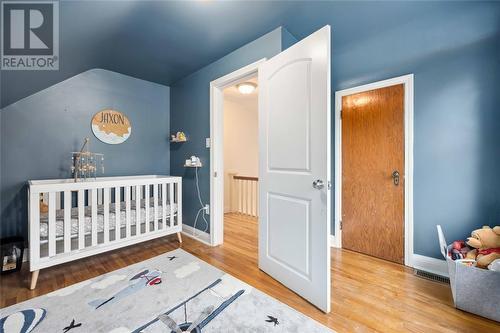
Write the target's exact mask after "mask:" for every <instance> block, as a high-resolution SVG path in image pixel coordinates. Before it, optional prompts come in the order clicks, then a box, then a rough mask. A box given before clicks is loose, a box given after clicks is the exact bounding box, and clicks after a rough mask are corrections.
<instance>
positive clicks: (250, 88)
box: [236, 82, 257, 95]
mask: <svg viewBox="0 0 500 333" xmlns="http://www.w3.org/2000/svg"><path fill="white" fill-rule="evenodd" d="M236 88H238V91H239V92H240V93H242V94H245V95H248V94H251V93H253V92H254V90H255V88H257V85H256V84H255V83H253V82H243V83H239V84H237V85H236Z"/></svg>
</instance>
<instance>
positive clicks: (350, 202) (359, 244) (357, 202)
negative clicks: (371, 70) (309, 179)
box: [334, 75, 413, 266]
mask: <svg viewBox="0 0 500 333" xmlns="http://www.w3.org/2000/svg"><path fill="white" fill-rule="evenodd" d="M335 148H336V149H335V150H336V168H335V173H336V184H335V185H336V186H335V187H336V191H335V206H336V212H335V213H336V217H335V236H334V246H336V247H342V248H345V249H349V250H353V251H356V252H360V253H364V254H367V255H371V256H374V257H378V258H381V259H385V260H388V261H392V262H396V263H399V264H405V265H407V266H412V264H411V258H412V255H413V200H412V176H413V75H406V76H402V77H398V78H394V79H389V80H385V81H380V82H375V83H372V84H368V85H364V86H360V87H355V88H351V89H346V90H342V91H339V92H337V93H336V138H335Z"/></svg>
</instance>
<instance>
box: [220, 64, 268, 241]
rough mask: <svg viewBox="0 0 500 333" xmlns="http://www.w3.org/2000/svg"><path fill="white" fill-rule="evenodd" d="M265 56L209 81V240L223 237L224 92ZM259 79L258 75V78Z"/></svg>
mask: <svg viewBox="0 0 500 333" xmlns="http://www.w3.org/2000/svg"><path fill="white" fill-rule="evenodd" d="M266 60H267V59H266V58H263V59H260V60H258V61H256V62H254V63H251V64H250V65H247V66H245V67H242V68H240V69H238V70H236V71H234V72H232V73H229V74H227V75H225V76H223V77H221V78H218V79H216V80H214V81H212V82H210V206H211V207H210V208H211V209H210V243H211V245H212V246H217V245H221V244H222V243H223V241H224V178H225V177H224V94H223V90H224V89H225V88H227V87H230V86H232V85H234V84H236V83H238V82H239V81H243V80H245V79H249V78H251V77H254V76H255V75H258V72H259V66H260V64H262V63H264V62H265V61H266ZM257 79H258V78H257Z"/></svg>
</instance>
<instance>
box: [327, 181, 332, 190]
mask: <svg viewBox="0 0 500 333" xmlns="http://www.w3.org/2000/svg"><path fill="white" fill-rule="evenodd" d="M326 188H327V189H329V190H331V189H332V182H331V181H328V182H327V184H326Z"/></svg>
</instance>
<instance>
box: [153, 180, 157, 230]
mask: <svg viewBox="0 0 500 333" xmlns="http://www.w3.org/2000/svg"><path fill="white" fill-rule="evenodd" d="M153 208H154V210H153V221H154V222H153V230H154V231H157V230H158V184H153Z"/></svg>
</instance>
